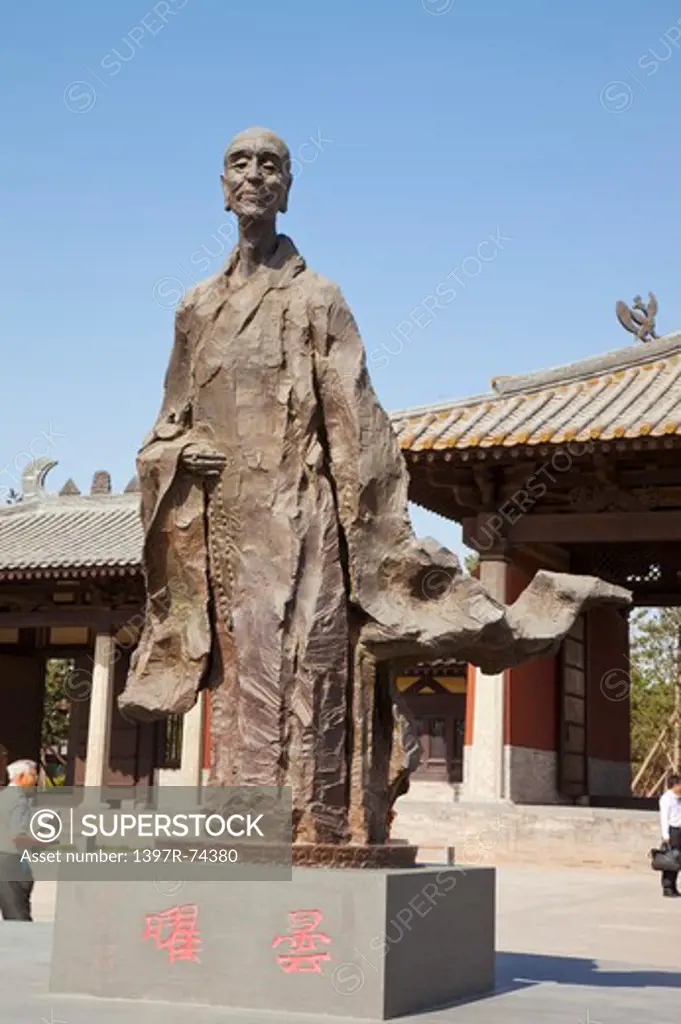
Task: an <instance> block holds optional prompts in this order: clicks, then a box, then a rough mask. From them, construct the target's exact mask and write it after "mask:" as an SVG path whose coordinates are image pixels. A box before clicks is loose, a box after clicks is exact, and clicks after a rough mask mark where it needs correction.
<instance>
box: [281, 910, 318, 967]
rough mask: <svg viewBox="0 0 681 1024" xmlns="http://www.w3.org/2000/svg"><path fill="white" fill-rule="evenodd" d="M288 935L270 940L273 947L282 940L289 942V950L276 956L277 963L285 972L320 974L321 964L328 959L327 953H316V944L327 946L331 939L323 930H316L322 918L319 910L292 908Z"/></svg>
mask: <svg viewBox="0 0 681 1024" xmlns="http://www.w3.org/2000/svg"><path fill="white" fill-rule="evenodd" d="M288 919H289V933H288V935H277V936H276V938H274V939H273V941H272V948H273V949H275V948H276V947H277V946H279V945H281V944H282V943H283V942H287V943H288V944H289V951H288V953H285V954H279V956H277V963H278V964H279V965H280V966H281V967H283V969H284V971H285V973H286V974H309V973H314V974H321V973H322V968H321V964H322V962H323V961H324V960H330V959H331V957H330V956H329V954H328V953H318V952H316V950H317V949H318V945H319V944H322V945H325V946H328V945H329V944H330V943H331V939H330V938H329V936H328V935H324V933H323V932H318V931H316V928H317V926H318V925H319V924H320V922H321V920H322V913H321V911H320V910H292V911H291V913H290V914H289V915H288Z"/></svg>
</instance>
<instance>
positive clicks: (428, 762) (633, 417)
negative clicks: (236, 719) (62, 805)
mask: <svg viewBox="0 0 681 1024" xmlns="http://www.w3.org/2000/svg"><path fill="white" fill-rule="evenodd" d="M392 419H393V424H394V427H395V430H396V432H397V436H398V438H399V443H400V446H401V448H402V451H403V453H404V456H405V458H406V461H407V465H408V467H409V472H410V478H411V489H410V499H411V500H412V501H413V502H414V503H416V504H417V505H419V506H421V507H423V508H426V509H429V510H431V511H433V512H435V513H437V514H439V515H441V516H443V517H445V518H447V519H450V520H454V521H456V522H458V523H460V524H461V526H462V528H463V537H464V542H465V543H466V544H467V545H468V546H469V547H471V548H472V549H473V550H474V551H476V552H477V553H478V554H479V558H480V561H479V568H478V570H477V571H478V573H479V576H480V579H481V580H482V582H483V583H484V584H485V586H486V587H487V588H488V590H489V591H490V592H491V593H492V594H493V595H494V596H496V597H497V598H498V599H499V600H500V601H504V602H506V603H511V602H513V601H514V600H515V599H516V598H517V597H518V596H519V595H520V594H521V593H522V591H523V589H524V588H525V586H526V585H527V584H528V582H529V581H530V579H531V578H532V576H533V574H534V573H535V572H536V571H537V570H538V569H540V568H541V569H551V570H558V571H569V572H578V573H589V574H594V575H597V576H600V577H602V578H604V579H606V580H608V581H610V582H613V583H618V584H620V585H622V586H625V587H628V588H629V589H630V590H632V591H633V593H634V602H635V604H637V605H648V606H662V605H672V604H677V603H679V601H681V569H679V568H678V566H679V564H681V560H680V558H679V556H680V555H681V462H680V460H679V448H680V447H681V334H674V335H670V336H668V337H665V338H660V339H654V340H650V341H645V342H644V341H639V342H638V343H637V344H634V345H632V346H628V347H626V348H622V349H619V350H617V351H614V352H610V353H608V354H606V355H603V356H597V357H594V358H590V359H586V360H583V361H581V362H578V363H573V364H571V365H568V366H564V367H560V368H557V369H552V370H547V371H542V372H538V373H533V374H527V375H522V376H515V377H501V378H496V379H495V380H494V381H493V382H492V389H491V391H490V392H489V393H488V394H483V395H479V396H475V397H473V398H468V399H462V400H457V401H452V402H447V403H441V404H438V405H431V406H424V407H420V408H413V409H407V410H405V411H403V412H398V413H395V414H393V417H392ZM53 465H54V463H53V462H50V461H49V460H46V459H45V460H38V461H37V462H36V463H33V464H32V465H31V466H29V467H27V469H26V471H25V472H24V478H23V481H22V500H21V501H19V502H18V503H16V504H13V505H6V506H2V507H0V744H2V745H4V746H5V747H7V748H8V751H9V755H10V757H11V758H16V757H34V758H37V755H38V752H39V750H40V747H41V738H40V737H41V719H42V713H43V703H44V690H45V665H46V662H47V660H48V659H49V658H64V659H69V660H70V661H71V662H72V664H73V666H74V668H73V672H72V674H71V675H70V676H69V678H68V682H67V684H66V687H65V688H66V690H67V691H68V692H67V693H66V694H65V697H66V698H67V699H68V702H69V712H70V713H69V738H68V745H67V755H66V762H67V773H66V774H67V780H66V781H67V782H69V783H86V784H89V785H102V784H106V785H138V784H141V785H153V784H182V785H195V784H196V785H198V784H200V782H201V780H202V779H203V778H205V771H206V769H207V767H208V763H209V756H210V751H209V749H208V741H207V736H208V728H207V725H208V719H209V715H210V702H209V699H208V695H206V694H202V696H201V699H200V700H199V702H198V703H197V705H196V707H195V708H194V709H193V710H192V711H191V712H190V713H189V714H188V715H186V716H184V719H182V720H180V719H177V718H170V719H167V720H164V721H161V722H157V723H143V724H140V723H137V722H134V721H131V720H127V719H126V718H125V717H124V716H122V715H121V714H120V712H119V711H118V709H117V707H116V701H115V698H116V695H117V694H118V693H120V691H121V689H122V687H123V684H124V680H125V677H126V674H127V669H128V665H129V660H130V656H131V654H132V651H133V650H134V646H135V643H136V641H137V637H138V635H139V629H140V626H141V623H142V615H143V595H144V583H143V577H142V571H141V565H140V560H141V550H142V530H141V525H140V521H139V493H138V491H137V486H136V483H135V482H134V481H133V482H132V483H131V485H129V487H128V488H127V489H126V491H125V492H124V493H123V494H112V493H111V483H110V479H109V476H108V474H106V473H97V474H96V475H95V479H94V481H93V485H92V488H91V491H90V493H88V494H81V493H80V492H79V491H78V488H77V487H76V486H75V485H74V484H73V483H72V482H71V481H69V483H68V484H66V485H65V486H64V487H63V488H62V490H61V492H60V493H59V494H50V493H48V492H47V491H46V489H45V477H46V475H47V473H48V472H49V470H50V469H51V468H52V466H53ZM628 643H629V641H628V615H627V614H626V613H623V612H621V611H619V610H615V609H611V608H600V609H594V610H592V611H589V612H588V613H587V614H586V615H584V616H583V617H582V619H581V620H580V621H579V622H578V623H577V625H576V626H575V628H574V629H573V631H572V633H571V635H570V636H569V637H568V638H567V639H566V640H565V642H564V643H563V645H562V647H561V650H560V651H559V652H558V654H557V655H556V656H555V657H552V658H546V659H543V660H541V661H537V662H534V663H532V664H528V665H523V666H521V667H519V668H515V669H510V670H507V671H505V672H502V673H500V674H499V675H495V676H486V675H484V674H482V673H481V672H480V671H479V670H477V669H475V668H474V667H473V666H466V665H461V664H457V663H452V662H436V663H431V664H420V665H414V666H413V667H412V668H411V669H409V670H405V672H404V674H403V675H401V676H400V677H399V678H397V679H396V685H397V687H398V689H399V690H400V691H401V692H402V693H403V694H404V696H405V699H406V701H407V703H408V705H409V708H410V710H411V712H412V714H413V716H414V718H415V719H416V722H417V725H418V728H419V732H420V735H421V744H422V752H423V760H422V764H421V767H420V769H419V770H418V772H417V774H416V776H415V778H414V784H413V787H412V790H413V791H415V792H416V793H418V794H419V797H420V798H425V799H428V798H429V796H430V795H432V796H436V797H437V798H440V799H442V798H444V799H449V800H453V799H461V800H464V801H465V800H470V801H492V802H494V801H503V800H510V801H512V802H515V803H535V804H551V803H574V802H578V803H589V802H591V803H599V802H600V803H607V802H608V801H611V802H616V801H617V800H618V799H621V798H622V797H626V796H627V795H628V794H629V793H630V787H631V780H630V760H629V728H630V727H629V686H628V671H629V663H628Z"/></svg>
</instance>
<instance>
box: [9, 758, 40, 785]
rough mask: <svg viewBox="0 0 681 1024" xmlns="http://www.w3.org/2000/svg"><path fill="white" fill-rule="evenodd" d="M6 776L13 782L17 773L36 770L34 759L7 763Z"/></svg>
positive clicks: (21, 773)
mask: <svg viewBox="0 0 681 1024" xmlns="http://www.w3.org/2000/svg"><path fill="white" fill-rule="evenodd" d="M6 770H7V777H8V778H9V781H10V782H14V780H15V779H16V778H17V776H18V775H25V774H26V772H37V770H38V765H37V764H36V763H35V761H26V760H23V761H12V763H11V764H8V765H7V769H6Z"/></svg>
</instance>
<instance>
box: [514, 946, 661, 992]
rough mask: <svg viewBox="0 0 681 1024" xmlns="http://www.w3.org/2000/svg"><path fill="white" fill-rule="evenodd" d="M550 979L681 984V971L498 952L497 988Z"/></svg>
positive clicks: (657, 985)
mask: <svg viewBox="0 0 681 1024" xmlns="http://www.w3.org/2000/svg"><path fill="white" fill-rule="evenodd" d="M547 982H553V983H554V984H558V985H592V986H595V987H601V986H602V987H605V988H681V972H679V971H671V970H654V969H651V968H633V969H627V968H626V967H622V969H621V970H613V969H606V970H601V969H600V968H599V966H598V961H597V960H585V959H584V960H583V959H580V958H578V957H569V956H544V955H543V954H539V953H504V952H497V988H500V989H504V990H506V991H511V990H513V989H519V988H527V987H528V985H532V984H544V985H545V984H546V983H547Z"/></svg>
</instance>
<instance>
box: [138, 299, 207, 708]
mask: <svg viewBox="0 0 681 1024" xmlns="http://www.w3.org/2000/svg"><path fill="white" fill-rule="evenodd" d="M197 331H198V324H197V320H196V317H195V315H194V308H193V302H192V295H191V293H190V294H189V296H188V297H187V300H186V302H185V303H184V304H183V305H182V306H181V307H180V308H179V309H178V311H177V313H176V316H175V338H174V344H173V350H172V354H171V357H170V363H169V366H168V370H167V373H166V378H165V387H164V396H163V403H162V406H161V411H160V413H159V415H158V418H157V420H156V422H155V424H154V426H153V428H152V430H151V432H150V433H149V435H148V436H147V438H146V439H145V441H144V443H143V445H142V448H141V449H140V452H139V454H138V458H137V469H138V476H139V482H140V491H141V516H142V525H143V528H144V548H143V567H144V575H145V581H146V589H147V602H146V615H145V623H144V628H143V631H142V636H141V638H140V642H139V644H138V647H137V649H136V651H135V654H134V656H133V659H132V662H131V670H130V675H129V677H128V681H127V684H126V688H125V691H124V693H123V694H122V696H121V698H120V701H119V704H120V706H121V707H122V708H126V709H128V710H129V711H130V712H131V713H132V714H136V715H137V716H138V717H145V716H147V715H150V716H152V715H153V716H155V715H156V714H169V713H185V712H186V711H188V710H189V709H190V708H191V707H192V705H193V704H194V703H195V700H196V693H197V690H198V687H199V685H200V682H201V679H202V677H203V673H204V671H205V668H206V665H207V661H208V656H209V653H210V647H211V629H210V622H209V616H208V603H209V585H208V551H207V544H208V542H207V527H206V519H207V495H206V492H205V484H204V482H203V480H202V479H201V477H200V476H198V475H195V474H193V473H191V472H189V471H188V470H187V469H186V468H184V467H183V465H182V452H183V450H184V449H185V448H186V447H187V445H188V444H190V443H191V442H192V441H193V440H195V439H196V437H197V432H196V430H195V426H194V422H193V408H192V398H193V395H192V392H193V367H192V364H193V350H194V348H195V339H196V335H197Z"/></svg>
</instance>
